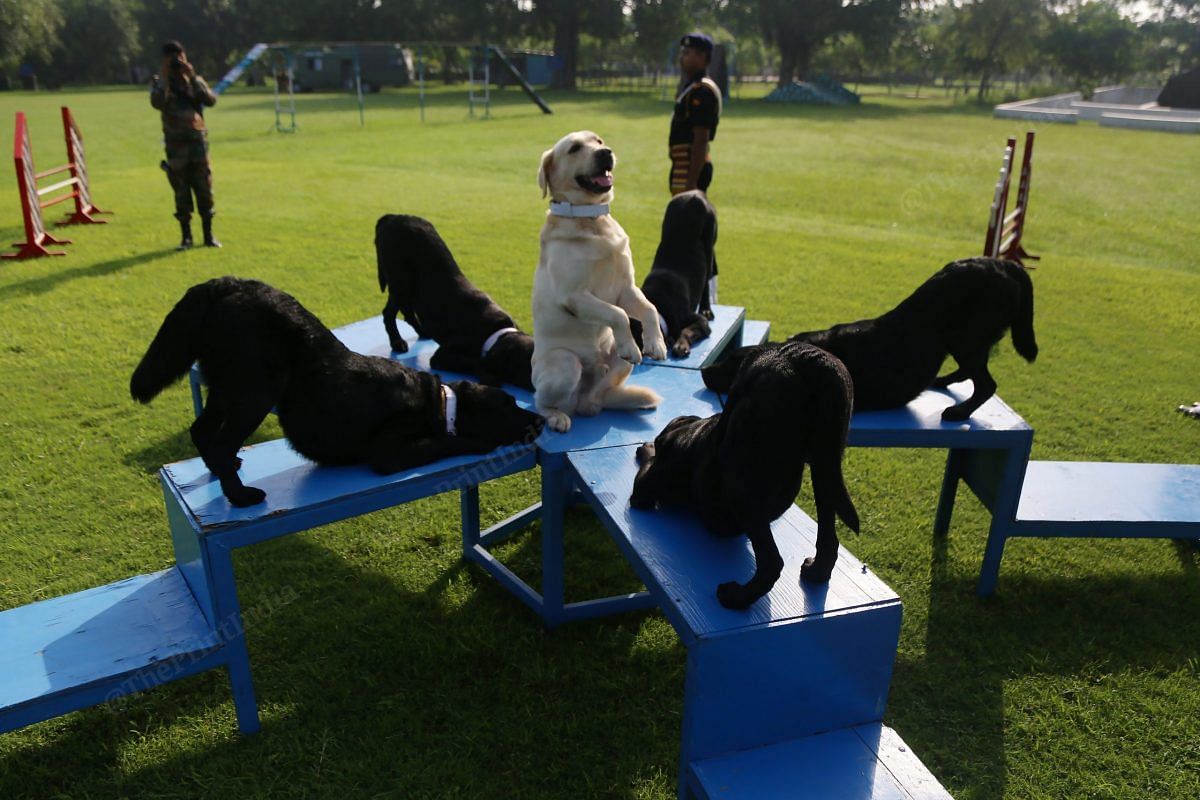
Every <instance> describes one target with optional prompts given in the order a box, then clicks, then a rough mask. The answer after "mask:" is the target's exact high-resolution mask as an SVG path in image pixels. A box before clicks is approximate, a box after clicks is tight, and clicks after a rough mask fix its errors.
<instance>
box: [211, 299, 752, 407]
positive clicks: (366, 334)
mask: <svg viewBox="0 0 1200 800" xmlns="http://www.w3.org/2000/svg"><path fill="white" fill-rule="evenodd" d="M713 314H714V315H715V319H714V320H713V321H712V331H713V332H712V335H711V336H709V337H708V338H707V339H705V340H704V341H702V342H697V343H696V345H695V346H694V347H693V348H692V352H691V355H689V356H688V357H687V358H669V359H667V360H666V361H663V362H659V363H660V365H662V366H668V367H680V368H682V369H700V368H701V367H706V366H708V365H709V364H712V363H714V362H716V361H717V360H718V359H719V358H720V357H721V355H722V354H723V353H724V351H725V349H726V348H727V347H729V346H730V345H733V346H735V347H737V346H741V345H749V344H762V343H763V342H765V341H766V340H767V336H768V334H769V333H770V330H771V324H770V323H769V322H764V321H761V320H747V319H746V311H745V309H742V308H738V307H735V306H713ZM396 327H397V329H398V330H399V331H400V335H401V336H402V337H403V338H404V341H406V342H408V352H406V353H394V352H392V347H391V345H390V344H389V343H388V338H387V334H386V333H385V332H384V329H383V317H382V316H375V317H371V318H370V319H363V320H359V321H358V322H352V323H350V324H349V325H343V326H342V327H340V328H334V329H333V335H334V336H336V337H337V338H338V340H339V341H341V343H342V344H344V345H346V347H348V348H350V349H351V350H353V351H354V352H356V353H361V354H362V355H366V356H381V357H383V358H392V359H395V360H397V361H399V362H400V363H402V364H406V365H408V366H411V367H414V368H416V369H425V370H427V371H428V370H429V359H430V358H431V357H432V356H433V354H434V352H436V351H437V348H438V345H437V342H435V341H433V340H432V339H420V338H418V337H417V332H416V331H415V330H413V328H412V326H410V325H409V324H408V323H406V322H405V321H404V320H402V319H397V320H396ZM462 377H469V376H462ZM188 380H189V382H190V384H191V390H192V410H193V411H194V412H195V414H196V416H200V412H201V411H202V410H203V409H204V392H203V387H204V375H203V374H202V373H201V372H200V367H199V365H196V364H193V365H192V368H191V371H190V372H189V373H188Z"/></svg>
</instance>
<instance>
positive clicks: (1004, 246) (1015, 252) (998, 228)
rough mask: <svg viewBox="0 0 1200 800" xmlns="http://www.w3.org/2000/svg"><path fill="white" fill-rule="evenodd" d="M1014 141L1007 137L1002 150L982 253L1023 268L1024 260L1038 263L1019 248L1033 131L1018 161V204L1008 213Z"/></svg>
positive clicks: (1032, 256) (1029, 176)
mask: <svg viewBox="0 0 1200 800" xmlns="http://www.w3.org/2000/svg"><path fill="white" fill-rule="evenodd" d="M1016 152H1017V140H1016V138H1015V137H1011V136H1010V137H1009V139H1008V144H1007V146H1006V147H1005V148H1004V159H1003V160H1002V161H1001V162H1000V178H999V180H997V181H996V191H995V194H994V195H993V196H992V207H991V211H990V213H989V214H988V228H987V238H986V239H985V240H984V243H983V254H984V255H985V256H990V257H991V258H1007V259H1010V260H1012V261H1016V262H1017V263H1018V264H1021V265H1022V266H1025V263H1024V261H1023V259H1027V258H1028V259H1032V260H1033V261H1037V260H1038V258H1039V257H1038V256H1034V255H1030V254H1029V253H1027V252H1025V249H1024V248H1023V247H1022V246H1021V236H1022V235H1023V233H1024V230H1025V216H1026V214H1027V213H1028V211H1029V182H1030V179H1031V177H1032V172H1033V131H1028V132H1027V133H1026V134H1025V155H1024V156H1023V157H1022V159H1021V177H1020V182H1019V183H1018V184H1017V203H1016V206H1015V207H1014V208H1013V210H1012V211H1011V212H1008V189H1009V184H1010V183H1011V179H1012V167H1013V160H1014V159H1015V158H1016Z"/></svg>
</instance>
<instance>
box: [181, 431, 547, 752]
mask: <svg viewBox="0 0 1200 800" xmlns="http://www.w3.org/2000/svg"><path fill="white" fill-rule="evenodd" d="M239 455H240V456H241V458H242V467H241V469H240V470H239V472H240V474H241V476H242V479H243V480H244V481H245V482H246V483H247V484H248V485H251V486H257V487H258V488H260V489H262V490H264V491H265V492H266V493H267V498H266V500H265V501H264V502H263V503H260V504H258V505H256V506H251V507H250V508H235V507H233V506H231V505H230V504H229V501H228V500H226V499H225V496H224V495H223V494H222V493H221V486H220V483H218V482H217V480H216V479H215V478H213V476H212V475H211V474H210V473H209V471H208V469H207V468H206V467H205V466H204V463H203V462H202V461H201V460H200V459H199V458H193V459H191V460H188V461H180V462H178V463H175V464H168V465H166V466H165V467H163V468H162V470H161V471H160V473H159V477H160V479H161V481H162V487H163V496H164V497H165V499H166V504H167V519H168V522H169V523H170V528H171V538H172V540H173V542H174V545H175V558H176V561H177V562H178V565H179V572H180V573H181V575H182V576H183V578H184V580H185V581H186V582H187V585H188V587H189V588H190V589H191V592H192V595H193V596H194V597H195V599H196V602H197V603H198V604H199V606H200V607H201V609H202V610H203V611H204V613H205V616H206V618H207V619H209V620H210V621H211V622H213V624H214V627H216V628H217V629H219V630H220V631H221V632H222V634H223V635H222V645H223V647H224V648H226V649H227V650H228V651H229V654H228V657H227V658H228V662H227V663H228V664H229V668H230V678H231V682H232V684H233V695H234V703H235V706H236V708H237V712H238V726H239V727H240V728H241V730H242V731H243V732H244V733H251V732H253V731H255V730H257V729H258V724H259V723H258V712H257V708H256V705H255V701H254V688H253V684H252V683H251V680H250V662H249V656H248V654H247V651H246V641H245V635H244V631H243V627H242V615H241V609H240V607H239V605H238V598H237V582H236V580H235V578H234V574H233V556H232V553H233V550H235V549H236V548H239V547H244V546H246V545H251V544H256V543H258V542H262V541H266V540H268V539H274V538H276V537H279V536H284V535H287V534H290V533H297V532H299V531H305V530H309V529H311V528H315V527H318V526H320V525H326V524H328V523H331V522H337V521H339V520H343V519H349V518H350V517H355V516H358V515H360V514H366V513H369V512H372V511H378V510H380V509H383V508H389V507H392V506H396V505H399V504H401V503H407V502H408V501H410V500H416V499H418V498H422V497H430V496H432V495H435V494H441V493H442V492H448V491H454V490H463V489H472V490H475V489H476V487H477V486H478V485H479V484H480V483H483V482H486V481H489V480H493V479H495V478H500V477H503V476H505V475H511V474H513V473H515V472H521V471H524V470H527V469H532V468H533V466H534V465H535V463H536V456H535V453H534V448H533V446H532V445H526V446H516V447H506V448H500V449H498V450H495V451H493V452H491V453H488V454H486V455H482V456H457V457H454V458H447V459H443V460H441V461H436V462H434V463H432V464H426V465H424V466H421V467H416V468H414V469H410V470H406V471H404V472H399V473H396V474H394V475H377V474H376V473H374V472H372V471H371V470H370V469H368V468H367V467H364V466H351V467H318V466H317V465H315V464H313V463H312V462H310V461H308V460H306V459H305V458H303V457H302V456H300V455H298V454H297V453H296V452H295V451H294V450H292V449H291V447H290V446H289V445H288V444H287V442H286V441H285V440H282V439H280V440H276V441H272V442H266V443H264V444H259V445H254V446H252V447H247V448H243V449H242V450H241V451H240V452H239ZM477 497H478V493H477V491H472V492H469V493H466V494H464V506H463V513H464V514H465V515H468V516H470V517H472V518H474V519H478V517H479V509H478V507H475V508H469V507H468V506H467V501H468V498H477Z"/></svg>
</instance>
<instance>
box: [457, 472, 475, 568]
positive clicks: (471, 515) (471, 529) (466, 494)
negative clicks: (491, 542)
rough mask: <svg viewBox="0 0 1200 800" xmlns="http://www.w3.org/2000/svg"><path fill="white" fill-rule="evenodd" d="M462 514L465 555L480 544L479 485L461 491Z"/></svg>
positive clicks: (460, 505) (460, 506)
mask: <svg viewBox="0 0 1200 800" xmlns="http://www.w3.org/2000/svg"><path fill="white" fill-rule="evenodd" d="M459 508H460V510H461V514H462V544H463V557H464V558H465V557H466V555H467V553H468V552H469V551H470V550H471V549H472V548H474V547H475V545H477V544H479V487H478V486H467V487H464V488H463V489H461V490H460V491H459Z"/></svg>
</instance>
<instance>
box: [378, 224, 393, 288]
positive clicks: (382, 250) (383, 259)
mask: <svg viewBox="0 0 1200 800" xmlns="http://www.w3.org/2000/svg"><path fill="white" fill-rule="evenodd" d="M391 218H392V215H391V214H384V215H383V216H382V217H380V218H379V219H378V220H377V221H376V222H375V269H376V270H377V271H378V273H379V291H381V292H386V291H387V288H388V276H387V269H386V268H385V267H384V266H383V265H384V264H385V263H387V262H388V260H389V259H390V258H391V253H390V252H389V249H388V245H387V241H388V238H387V237H386V236H381V235H380V234H381V233H382V230H381V229H382V228H384V227H386V226H387V224H388V221H389V220H391Z"/></svg>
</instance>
